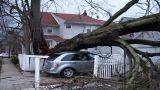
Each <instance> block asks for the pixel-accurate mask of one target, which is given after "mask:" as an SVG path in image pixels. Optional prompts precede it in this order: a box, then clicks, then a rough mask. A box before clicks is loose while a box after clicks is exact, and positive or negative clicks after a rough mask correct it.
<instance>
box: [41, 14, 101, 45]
mask: <svg viewBox="0 0 160 90" xmlns="http://www.w3.org/2000/svg"><path fill="white" fill-rule="evenodd" d="M41 23H42V28H43V32H44V36H45V39H46V41H47V43H48V45H49V47H50V48H53V47H54V46H55V45H56V44H57V43H59V42H63V41H64V40H65V39H71V38H72V37H74V36H76V35H78V34H80V33H87V32H91V31H93V30H95V29H96V28H97V27H98V26H100V25H102V24H103V23H104V21H102V20H98V19H94V18H92V17H90V16H87V15H79V14H66V13H51V12H42V13H41Z"/></svg>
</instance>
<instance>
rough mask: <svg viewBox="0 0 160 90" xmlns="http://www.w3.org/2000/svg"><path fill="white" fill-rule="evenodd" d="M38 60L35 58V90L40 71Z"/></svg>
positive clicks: (37, 88) (36, 89) (37, 89)
mask: <svg viewBox="0 0 160 90" xmlns="http://www.w3.org/2000/svg"><path fill="white" fill-rule="evenodd" d="M39 63H40V58H38V57H35V90H39V82H40V73H39V72H40V71H39Z"/></svg>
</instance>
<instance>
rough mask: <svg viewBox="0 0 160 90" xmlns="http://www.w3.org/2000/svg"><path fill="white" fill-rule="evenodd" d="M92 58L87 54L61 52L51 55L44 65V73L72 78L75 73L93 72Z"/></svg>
mask: <svg viewBox="0 0 160 90" xmlns="http://www.w3.org/2000/svg"><path fill="white" fill-rule="evenodd" d="M93 68H94V58H93V57H92V56H91V54H90V53H88V52H82V51H80V52H61V53H55V54H53V55H51V56H50V57H49V58H48V59H47V60H45V64H44V72H46V73H50V74H59V75H61V76H63V77H67V78H70V77H73V76H74V75H75V74H76V73H87V72H93Z"/></svg>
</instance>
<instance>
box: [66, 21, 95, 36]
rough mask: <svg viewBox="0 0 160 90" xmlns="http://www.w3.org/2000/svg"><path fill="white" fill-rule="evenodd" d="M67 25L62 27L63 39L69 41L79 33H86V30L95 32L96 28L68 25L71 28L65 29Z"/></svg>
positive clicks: (92, 26)
mask: <svg viewBox="0 0 160 90" xmlns="http://www.w3.org/2000/svg"><path fill="white" fill-rule="evenodd" d="M67 24H68V23H65V24H64V27H63V38H65V39H71V38H72V37H74V36H76V35H78V34H80V33H86V32H87V29H90V30H91V31H93V30H95V29H96V28H97V26H94V25H87V24H74V23H72V24H70V25H71V28H66V25H67Z"/></svg>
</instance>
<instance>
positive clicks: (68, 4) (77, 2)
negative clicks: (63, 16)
mask: <svg viewBox="0 0 160 90" xmlns="http://www.w3.org/2000/svg"><path fill="white" fill-rule="evenodd" d="M46 1H48V0H46ZM55 1H56V3H57V4H56V8H57V9H55V4H54V3H52V4H51V2H50V3H49V4H48V7H49V8H46V7H45V8H44V9H43V11H49V12H60V13H74V14H82V13H83V11H84V10H87V11H88V13H89V10H90V7H89V6H88V4H87V3H86V2H85V0H55ZM92 1H93V2H96V3H98V4H99V5H100V6H101V7H102V8H104V9H105V10H108V11H110V12H111V13H112V14H114V13H115V12H117V11H118V10H119V9H120V8H122V7H123V6H124V5H125V4H126V3H127V2H129V1H130V0H92ZM43 2H45V1H43ZM90 11H93V12H94V14H91V13H89V15H90V16H93V17H96V15H98V16H99V17H100V19H103V20H107V19H108V16H107V14H106V13H96V12H95V11H94V10H90ZM95 14H96V15H95ZM142 15H144V11H142V10H141V9H140V8H138V7H137V6H133V7H132V8H130V9H129V10H128V11H127V12H126V13H124V14H123V15H121V16H120V17H119V18H118V19H117V20H119V19H120V18H121V17H122V16H125V17H139V16H142Z"/></svg>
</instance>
